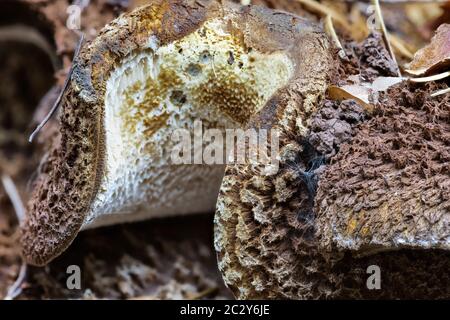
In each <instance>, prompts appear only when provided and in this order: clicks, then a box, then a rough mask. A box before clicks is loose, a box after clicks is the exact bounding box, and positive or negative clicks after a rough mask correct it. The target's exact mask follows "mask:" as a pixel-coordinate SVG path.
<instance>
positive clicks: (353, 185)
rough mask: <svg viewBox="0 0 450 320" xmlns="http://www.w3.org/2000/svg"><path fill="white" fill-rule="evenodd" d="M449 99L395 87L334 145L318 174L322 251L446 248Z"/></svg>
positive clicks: (449, 234)
mask: <svg viewBox="0 0 450 320" xmlns="http://www.w3.org/2000/svg"><path fill="white" fill-rule="evenodd" d="M449 133H450V108H449V102H448V98H445V97H444V98H441V99H434V98H431V97H430V96H429V94H428V93H427V91H426V90H424V89H422V88H414V87H413V86H412V85H410V86H408V85H405V84H401V85H399V86H397V87H395V88H393V89H391V91H390V92H389V94H386V95H384V97H383V99H382V100H381V102H380V105H379V106H378V108H377V114H376V115H374V117H373V118H372V119H370V120H369V121H367V122H365V123H364V124H363V125H362V126H361V127H360V128H358V131H357V133H356V135H355V137H354V138H353V140H352V142H351V143H350V144H344V145H342V146H341V148H340V152H339V155H338V156H337V157H335V158H334V159H333V163H332V164H331V165H330V166H328V167H327V168H326V170H325V172H324V173H323V174H322V176H321V180H320V184H319V188H318V193H317V198H316V203H317V210H316V211H317V218H318V220H317V221H318V222H317V226H318V228H317V234H318V236H319V239H320V240H319V241H320V242H321V244H322V245H323V246H324V247H327V248H331V247H333V245H336V246H337V247H338V248H340V249H351V250H354V251H358V252H361V253H362V254H368V253H370V252H372V251H383V250H395V249H398V248H402V247H409V248H415V249H427V248H434V249H446V250H448V249H450V197H449V194H450V146H449V144H448V141H449Z"/></svg>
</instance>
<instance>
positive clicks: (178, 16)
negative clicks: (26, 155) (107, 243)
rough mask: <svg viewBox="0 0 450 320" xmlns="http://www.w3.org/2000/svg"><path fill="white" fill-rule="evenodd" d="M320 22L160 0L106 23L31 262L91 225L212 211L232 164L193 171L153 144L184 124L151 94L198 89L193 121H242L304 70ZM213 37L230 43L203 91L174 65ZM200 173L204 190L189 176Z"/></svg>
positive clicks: (50, 168) (83, 66)
mask: <svg viewBox="0 0 450 320" xmlns="http://www.w3.org/2000/svg"><path fill="white" fill-rule="evenodd" d="M316 33H319V34H320V37H323V35H322V34H321V33H320V30H319V29H318V28H317V27H316V26H315V25H313V24H310V23H308V22H307V21H305V20H303V19H301V18H298V17H296V16H293V15H290V14H287V13H281V12H276V11H273V10H270V9H266V8H260V7H251V6H250V7H243V6H239V5H235V4H231V3H224V4H221V3H219V2H217V1H208V0H200V1H181V0H170V1H162V0H161V1H152V2H151V3H150V4H149V5H146V6H144V7H141V8H138V9H136V10H134V11H133V12H131V13H128V14H125V15H122V16H120V17H119V18H117V19H116V20H114V21H113V22H111V23H110V24H109V25H107V26H106V27H105V28H104V29H103V30H102V31H101V32H100V34H99V36H98V37H97V38H96V39H94V40H93V42H92V43H90V44H89V45H88V46H87V47H85V48H83V49H82V51H81V53H80V56H79V57H78V59H77V61H76V63H75V66H74V71H73V75H72V79H71V82H70V85H69V87H68V90H67V92H66V93H65V96H64V98H63V102H62V106H61V114H60V135H61V138H60V139H58V140H57V141H56V142H55V143H54V144H53V145H52V147H51V150H50V151H49V153H48V157H47V158H46V159H44V161H43V165H42V166H41V167H42V169H41V172H40V174H39V177H38V178H37V180H36V182H35V183H34V191H33V195H32V199H31V200H30V202H29V210H28V211H29V214H28V217H27V219H26V221H25V223H24V225H23V227H22V237H21V243H22V247H23V255H24V257H25V259H26V261H27V262H28V263H30V264H34V265H43V264H46V263H48V262H49V261H51V260H52V259H53V258H55V257H56V256H58V255H59V254H60V253H62V252H63V251H64V250H65V249H66V248H67V247H68V246H69V245H70V243H71V242H72V241H73V240H74V238H75V237H76V235H77V233H78V232H79V231H80V230H81V229H84V228H89V227H95V226H101V225H107V224H112V223H118V222H127V221H133V220H139V219H144V218H149V217H155V216H161V215H170V214H180V213H181V214H182V213H193V212H197V213H200V212H201V211H207V210H213V208H214V203H215V200H216V196H217V192H218V188H219V185H220V181H221V178H222V175H223V170H224V168H223V166H216V167H214V166H213V167H212V168H206V169H205V167H204V166H203V167H202V166H199V167H198V169H195V171H192V170H191V171H189V170H190V169H189V170H185V168H183V167H181V168H180V167H178V168H176V167H174V166H171V164H170V163H169V162H168V161H167V158H158V157H157V155H158V154H160V153H152V150H153V151H154V149H155V148H153V147H156V148H159V147H160V145H163V146H164V148H165V150H163V151H168V150H170V148H171V146H170V145H169V144H167V143H166V142H164V143H161V144H158V142H159V141H162V140H161V139H162V138H161V135H162V134H161V132H163V131H164V134H165V135H166V136H165V137H166V138H167V137H168V135H167V134H168V133H170V130H174V129H176V127H177V126H176V124H177V123H170V122H169V121H170V117H168V116H166V115H165V113H164V112H165V109H164V108H166V105H164V104H163V103H158V101H157V102H156V103H155V101H152V100H151V99H152V98H154V97H160V98H164V99H162V100H164V101H165V102H166V101H167V99H169V100H170V97H172V98H174V96H173V95H172V94H173V91H174V90H173V89H177V88H179V87H181V88H188V89H189V92H188V98H189V97H190V96H189V94H190V95H191V96H192V99H193V101H194V102H193V103H192V105H191V107H192V109H189V110H190V111H189V112H191V111H192V112H191V113H192V114H189V112H188V111H183V112H184V113H183V115H186V114H189V116H190V118H186V121H185V123H187V124H188V125H192V123H193V119H194V118H195V116H196V114H195V113H196V112H197V113H200V111H201V112H202V114H201V117H202V116H203V118H202V119H204V120H209V123H208V126H209V127H215V126H217V127H218V128H220V129H224V128H226V127H229V126H232V127H242V126H244V125H246V124H247V122H248V121H249V119H250V117H251V116H253V114H254V113H256V112H257V111H259V110H260V109H261V108H263V106H264V105H266V103H268V101H270V99H274V98H275V99H276V96H277V95H278V90H279V89H280V88H282V87H284V86H286V85H288V83H289V82H291V81H293V80H295V81H296V82H295V83H296V85H299V86H300V85H301V83H300V82H301V81H306V78H304V77H303V75H302V74H301V73H302V72H303V71H305V70H306V69H305V67H304V64H305V63H306V64H308V63H310V61H309V60H308V59H305V57H306V56H305V55H306V54H310V53H311V51H310V50H306V49H304V48H305V47H309V46H311V43H312V41H313V40H310V38H311V39H314V38H316V37H317V35H316ZM205 39H206V40H205ZM210 40H214V41H210ZM205 42H207V43H209V45H210V46H211V47H212V48H213V49H217V50H221V51H220V52H219V53H218V56H217V57H216V61H215V62H217V70H214V72H209V73H208V75H207V76H204V77H203V78H202V79H203V80H202V81H203V83H205V82H207V83H208V86H206V87H205V90H201V88H197V90H195V89H196V88H195V83H194V82H195V81H191V82H189V81H188V80H186V79H187V77H185V78H183V77H184V76H185V75H184V74H183V75H180V74H178V75H177V74H174V73H176V72H177V71H178V68H180V67H182V68H184V66H185V65H186V64H187V66H190V65H191V63H190V62H192V61H193V59H194V57H197V54H198V53H199V52H198V50H200V49H201V48H203V47H204V45H205ZM216 43H219V45H215V44H216ZM299 44H300V45H299ZM323 45H325V46H326V45H327V42H326V41H325V40H324V42H323ZM221 46H224V47H223V48H222V47H221ZM175 48H176V49H177V50H175ZM180 49H182V50H180ZM196 50H197V51H196ZM223 50H229V51H230V52H232V53H233V54H234V56H233V57H232V58H233V59H236V61H238V60H239V59H240V58H242V60H245V59H247V60H249V61H250V62H251V63H253V64H254V66H255V67H254V68H252V67H248V68H246V67H243V68H242V71H239V70H238V71H236V70H237V69H239V66H236V64H233V63H232V62H233V59H231V58H230V54H229V53H228V52H226V51H223ZM183 51H186V52H184V53H183ZM189 53H192V54H191V55H190V54H189ZM237 54H240V55H241V57H240V56H238V55H237ZM224 56H226V57H227V58H228V59H231V60H229V61H230V62H229V63H225V62H224V61H227V62H228V59H227V60H224V59H223V57H224ZM207 58H208V57H207ZM209 58H210V57H209ZM247 60H245V61H247ZM211 64H212V67H211ZM205 65H206V64H205ZM214 65H215V64H214V63H210V64H207V65H206V66H205V70H209V69H215V67H214ZM249 65H250V63H249ZM155 66H157V67H158V68H155ZM222 66H223V67H224V69H223V70H224V72H223V73H221V72H222V68H221V67H222ZM194 67H195V66H194ZM194 69H195V68H191V69H189V68H186V69H183V72H186V73H189V72H191V73H192V72H193V73H195V71H196V70H194ZM205 73H206V72H205ZM130 75H131V76H130ZM191 75H192V74H191ZM213 76H214V77H217V78H212V77H213ZM150 78H152V79H150ZM308 79H309V78H308ZM141 80H142V81H141ZM144 80H145V81H146V83H144ZM147 80H152V81H150V84H149V81H147ZM244 80H245V81H244ZM139 81H141V83H139ZM199 82H201V81H200V80H199ZM133 86H134V87H133ZM168 88H169V89H170V90H169V89H168ZM206 89H207V90H206ZM133 90H134V91H133ZM152 90H153V91H154V90H159V91H158V92H157V93H158V94H156V95H155V94H154V93H155V92H152ZM208 90H209V91H208ZM194 93H196V94H197V95H194ZM124 97H125V98H124ZM147 98H149V99H150V100H146V101H143V100H142V99H144V100H145V99H147ZM166 98H167V99H166ZM235 98H236V99H237V100H236V99H235ZM220 99H224V100H220ZM174 101H175V102H176V101H177V99H176V97H175V99H174ZM211 101H212V103H210V102H211ZM202 102H205V103H202ZM170 103H171V106H170V107H171V108H172V109H171V110H175V109H176V108H175V107H174V105H175V104H176V103H174V102H173V101H171V102H170ZM269 103H270V102H269ZM167 104H169V103H167ZM310 104H311V105H312V104H313V103H312V101H311V103H310ZM208 107H211V108H209V109H208ZM149 108H150V109H149ZM167 108H168V107H167ZM214 108H215V109H214ZM173 113H175V112H172V113H171V114H170V116H172V114H173ZM149 114H150V116H149ZM201 117H200V118H201ZM166 121H167V122H166ZM221 121H222V122H221ZM217 123H219V125H217ZM158 134H159V135H158ZM124 141H125V143H123V142H124ZM152 146H153V147H152ZM136 150H137V151H136ZM135 151H136V152H135ZM133 152H134V153H133ZM129 153H130V154H131V155H130V154H129ZM125 155H126V156H125ZM137 163H139V165H137ZM161 177H163V178H161ZM160 178H161V179H160ZM197 178H198V179H199V181H200V182H199V183H197V185H196V186H195V187H191V188H192V189H193V190H194V191H195V192H194V191H192V190H190V189H189V188H190V186H189V183H194V182H193V181H195V180H196V179H197ZM158 179H160V180H158ZM180 181H181V182H180ZM152 187H153V189H152ZM157 187H161V190H162V191H161V190H158V188H157ZM177 189H179V190H178V191H177V192H178V193H177V192H173V191H174V190H177ZM166 190H168V191H170V192H167V193H166V192H164V191H166ZM180 190H181V191H183V190H184V191H185V194H183V193H181V195H180ZM160 193H161V197H160V196H159V195H160ZM166 195H168V196H167V197H166ZM177 195H180V196H179V197H178V198H177ZM163 197H164V198H163ZM196 197H199V199H200V200H198V199H196ZM161 199H163V200H161ZM186 199H187V200H189V201H190V202H189V203H186ZM157 201H159V202H157ZM175 202H177V203H176V204H174V203H175ZM155 203H156V205H154V206H153V207H152V205H153V204H155ZM135 212H136V213H135ZM133 213H135V214H133Z"/></svg>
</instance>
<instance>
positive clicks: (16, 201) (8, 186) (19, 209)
mask: <svg viewBox="0 0 450 320" xmlns="http://www.w3.org/2000/svg"><path fill="white" fill-rule="evenodd" d="M2 184H3V188H4V189H5V191H6V194H7V195H8V197H9V199H10V200H11V203H12V205H13V207H14V210H15V212H16V216H17V220H19V224H20V223H22V222H23V220H24V219H25V206H24V205H23V202H22V199H21V198H20V195H19V192H18V191H17V188H16V185H15V184H14V181H13V180H12V179H11V177H10V176H9V175H7V174H2Z"/></svg>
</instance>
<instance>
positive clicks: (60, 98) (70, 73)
mask: <svg viewBox="0 0 450 320" xmlns="http://www.w3.org/2000/svg"><path fill="white" fill-rule="evenodd" d="M83 40H84V34H83V33H81V34H80V40H79V41H78V45H77V48H76V50H75V53H74V55H73V58H72V65H71V66H70V70H69V73H68V74H67V77H66V80H65V81H64V85H63V87H62V89H61V92H60V94H59V96H58V99H56V101H55V103H54V104H53V107H52V108H51V109H50V111H49V113H48V114H47V115H46V116H45V118H44V120H42V122H41V123H40V124H39V125H38V126H37V127H36V129H35V130H34V131H33V133H32V134H31V135H30V138H29V139H28V141H29V142H33V139H34V137H35V136H36V135H37V134H38V133H39V131H41V129H42V128H43V127H44V126H45V125H46V124H47V122H48V121H49V120H50V118H51V117H52V116H53V114H54V113H55V111H56V110H57V109H58V107H59V105H60V104H61V100H62V97H63V96H64V93H65V92H66V90H67V87H68V86H69V82H70V79H71V78H72V73H73V68H74V64H75V60H76V58H77V57H78V55H79V53H80V49H81V45H82V44H83Z"/></svg>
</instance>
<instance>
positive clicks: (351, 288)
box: [215, 41, 450, 299]
mask: <svg viewBox="0 0 450 320" xmlns="http://www.w3.org/2000/svg"><path fill="white" fill-rule="evenodd" d="M366 44H367V43H366ZM366 44H364V43H363V44H362V46H363V47H364V46H365V45H366ZM370 45H371V46H372V47H373V49H374V50H375V49H376V52H377V53H382V52H383V50H384V51H386V49H385V48H383V47H382V46H379V45H377V44H376V43H374V42H373V41H372V42H371V44H370ZM374 50H372V52H374ZM353 52H358V50H354V51H353ZM364 54H367V53H364ZM352 55H354V53H352ZM383 56H384V57H383ZM386 57H387V58H386ZM349 58H350V60H351V59H352V57H349ZM379 59H389V57H388V56H387V55H384V54H382V55H381V56H379V57H375V56H373V57H372V58H371V60H367V61H365V62H364V59H362V57H361V56H356V57H354V60H355V61H357V63H358V64H360V63H361V62H363V66H359V67H361V68H367V65H364V63H366V64H369V65H371V64H372V65H376V66H377V67H380V68H379V71H376V73H374V74H372V77H375V76H377V77H379V76H380V75H381V76H386V75H388V74H389V73H390V72H391V71H390V70H389V66H390V64H391V61H383V60H379ZM345 63H347V62H343V61H342V65H343V64H345ZM349 63H351V61H350V62H349ZM339 64H340V63H339V62H338V61H336V62H335V65H334V66H335V67H336V68H338V69H340V70H342V68H343V69H345V66H344V67H340V66H339ZM348 70H350V71H351V68H349V69H348ZM372 71H373V69H372ZM329 72H331V74H333V70H330V71H329ZM344 73H345V72H344ZM346 77H348V74H343V73H342V72H341V73H340V75H339V76H336V78H337V79H336V78H334V80H333V81H332V82H333V83H340V82H342V81H344V82H346V81H348V78H352V76H350V77H348V78H346ZM388 87H390V85H389V86H388ZM436 87H437V85H436V84H427V85H425V86H423V85H418V84H414V83H407V82H405V81H403V82H401V83H398V84H396V85H394V86H392V87H391V88H390V89H389V90H387V92H379V93H378V99H377V102H376V103H374V104H373V108H370V110H369V109H368V108H367V106H366V105H365V104H364V103H363V104H361V105H358V104H357V103H356V102H355V99H352V100H345V98H346V97H345V96H343V97H339V100H334V99H333V97H327V99H325V100H322V101H321V102H318V104H317V107H316V108H314V109H313V110H312V111H311V112H309V113H308V112H306V110H308V109H306V108H305V106H304V101H305V99H304V98H305V97H303V99H299V100H297V101H296V103H295V104H287V103H285V102H284V101H285V100H282V99H281V100H280V99H277V100H276V102H277V103H276V104H274V105H276V108H273V109H270V105H267V106H266V107H265V108H263V109H262V111H261V112H260V115H265V114H267V113H268V111H269V110H270V114H271V117H267V116H266V117H264V116H258V115H257V116H256V117H254V118H253V119H252V121H251V122H250V123H251V125H253V126H256V127H261V126H262V127H263V126H273V127H275V128H277V129H278V130H279V131H280V133H281V136H280V146H279V148H280V169H279V171H278V172H277V173H276V174H274V175H267V174H264V171H263V170H262V169H263V168H264V166H262V165H255V164H252V163H248V164H247V165H229V166H227V169H226V172H225V176H224V179H223V182H222V186H221V189H220V193H219V199H218V203H217V210H216V217H215V247H216V251H217V252H218V260H219V269H220V270H221V272H222V273H223V276H224V280H225V283H226V284H227V285H228V287H229V288H230V289H231V290H232V291H233V293H234V294H235V296H236V297H238V298H247V299H248V298H252V299H255V298H289V299H298V298H301V299H308V298H395V299H398V298H425V297H426V298H441V299H442V298H447V299H448V297H449V296H450V287H449V286H450V276H449V274H448V270H449V268H450V252H449V251H448V249H449V244H450V198H449V194H450V189H449V188H450V170H449V165H450V157H449V155H450V148H449V144H448V137H449V132H450V103H449V100H448V97H445V96H441V97H436V98H434V97H432V96H431V95H430V94H429V93H430V92H432V90H434V89H435V88H436ZM382 91H384V90H382ZM352 96H354V94H352ZM335 98H336V97H335ZM347 98H349V97H347ZM330 99H331V100H330ZM340 99H342V100H340ZM356 100H357V99H356ZM290 108H291V110H293V111H291V112H292V114H295V115H296V116H295V117H294V119H293V120H291V119H292V118H290V117H289V113H287V112H286V110H289V109H290ZM299 122H300V123H301V124H302V125H301V126H300V127H299V125H298V124H299ZM299 128H301V129H302V130H299ZM372 265H375V266H378V267H379V268H380V270H382V271H381V272H382V288H381V290H369V288H368V287H367V285H366V280H367V277H368V275H367V273H366V270H367V269H368V267H370V266H372Z"/></svg>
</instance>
